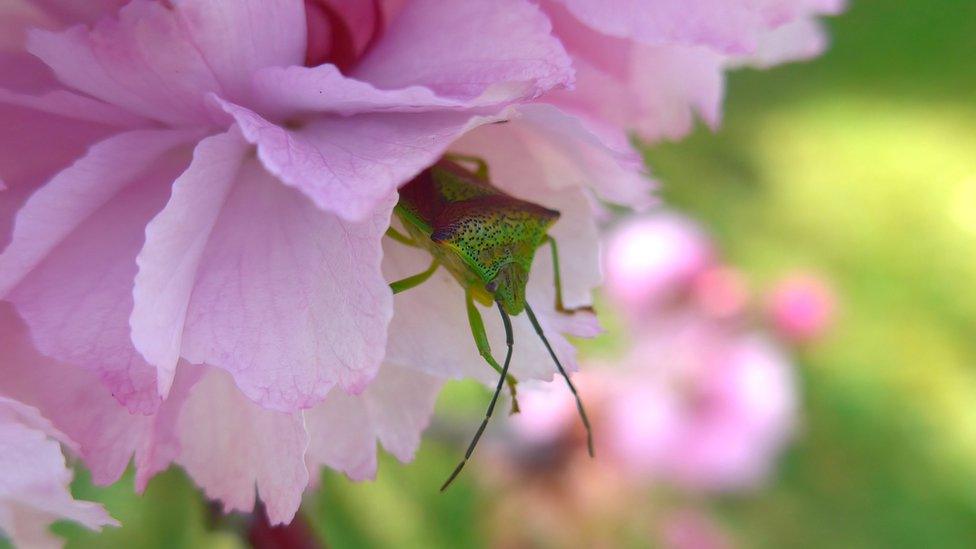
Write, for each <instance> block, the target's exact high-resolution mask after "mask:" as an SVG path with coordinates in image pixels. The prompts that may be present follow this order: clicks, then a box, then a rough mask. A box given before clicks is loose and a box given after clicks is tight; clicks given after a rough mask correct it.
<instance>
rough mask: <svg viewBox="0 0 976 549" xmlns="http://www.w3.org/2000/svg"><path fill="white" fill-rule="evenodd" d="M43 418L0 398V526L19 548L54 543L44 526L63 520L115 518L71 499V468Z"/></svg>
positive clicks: (95, 524) (97, 523) (93, 522)
mask: <svg viewBox="0 0 976 549" xmlns="http://www.w3.org/2000/svg"><path fill="white" fill-rule="evenodd" d="M45 426H49V423H48V422H47V420H45V419H44V418H43V417H41V415H40V413H39V412H38V411H37V410H36V409H34V408H31V407H29V406H24V405H23V404H21V403H19V402H17V401H14V400H10V399H7V398H2V397H0V531H3V532H4V533H6V534H7V535H8V536H10V538H11V539H12V540H13V541H14V542H15V543H17V544H18V545H21V546H23V547H38V546H48V545H54V546H57V545H58V543H57V539H56V538H54V537H53V536H52V535H51V534H50V532H48V531H47V527H48V526H50V524H51V523H52V522H54V521H55V520H61V519H68V520H73V521H76V522H79V523H81V524H82V525H84V526H86V527H88V528H91V529H93V530H99V529H100V528H101V527H102V526H117V525H118V523H117V522H116V521H115V520H114V519H112V517H110V516H109V515H108V513H106V512H105V509H104V508H103V507H102V506H101V505H98V504H96V503H91V502H86V501H76V500H75V499H74V498H72V496H71V492H70V490H69V487H68V485H69V484H70V482H71V471H70V470H69V469H68V468H67V467H66V465H65V461H64V456H63V455H62V454H61V447H60V445H59V444H58V441H57V440H56V439H53V438H50V434H51V433H50V430H49V428H45Z"/></svg>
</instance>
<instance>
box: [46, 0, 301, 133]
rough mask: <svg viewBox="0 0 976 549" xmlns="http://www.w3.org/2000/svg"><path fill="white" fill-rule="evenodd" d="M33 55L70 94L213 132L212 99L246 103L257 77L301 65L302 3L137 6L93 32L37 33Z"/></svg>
mask: <svg viewBox="0 0 976 549" xmlns="http://www.w3.org/2000/svg"><path fill="white" fill-rule="evenodd" d="M28 48H29V50H30V52H31V53H33V54H34V55H36V56H38V57H39V58H41V59H42V60H43V61H44V62H45V63H47V64H48V65H49V66H50V67H51V68H52V69H53V70H54V72H55V73H56V74H57V76H58V78H59V79H60V80H61V81H62V82H63V83H64V84H66V85H67V86H69V87H72V88H75V89H77V90H79V91H82V92H85V93H87V94H89V95H92V96H94V97H97V98H99V99H102V100H104V101H106V102H108V103H112V104H114V105H118V106H120V107H122V108H125V109H127V110H129V111H131V112H133V113H136V114H139V115H141V116H145V117H147V118H152V119H154V120H159V121H161V122H164V123H166V124H170V125H177V126H179V125H191V124H210V123H213V122H216V121H219V119H218V118H217V116H216V113H214V112H212V111H211V109H210V106H209V104H208V103H207V102H206V94H207V92H219V93H220V94H221V95H222V96H224V97H227V98H230V99H232V100H236V101H243V102H247V101H248V100H249V99H250V97H251V88H250V77H251V74H252V72H253V71H254V70H256V69H257V68H260V67H264V66H269V65H289V64H295V63H300V62H301V60H302V58H303V56H304V49H305V19H304V10H303V7H302V3H301V2H298V1H294V0H291V1H289V0H275V1H269V0H250V1H247V2H233V3H225V2H208V1H205V0H186V1H182V2H177V3H175V6H173V7H172V8H169V7H167V6H166V5H164V4H160V3H155V2H148V1H147V0H133V1H132V2H131V3H129V4H128V5H127V6H126V7H124V8H123V9H122V10H121V11H120V12H119V14H118V19H115V18H105V19H102V20H101V21H100V22H99V23H98V24H97V25H95V27H94V28H93V29H92V30H88V29H87V28H85V27H82V26H77V27H72V28H70V29H68V30H66V31H63V32H50V31H34V32H32V33H31V35H30V37H29V39H28Z"/></svg>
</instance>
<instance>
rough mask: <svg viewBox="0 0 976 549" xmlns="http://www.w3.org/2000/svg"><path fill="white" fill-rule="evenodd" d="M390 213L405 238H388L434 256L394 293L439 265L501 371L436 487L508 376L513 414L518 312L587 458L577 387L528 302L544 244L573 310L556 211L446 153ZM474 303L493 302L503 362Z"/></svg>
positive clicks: (484, 351)
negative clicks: (549, 367)
mask: <svg viewBox="0 0 976 549" xmlns="http://www.w3.org/2000/svg"><path fill="white" fill-rule="evenodd" d="M460 162H471V163H474V164H475V165H477V169H476V170H473V171H472V170H469V169H467V168H465V167H463V166H462V165H461V164H460ZM394 212H395V213H396V215H397V217H398V218H399V219H400V221H401V223H402V224H403V226H404V228H405V229H406V232H407V235H404V234H402V233H400V232H398V231H396V230H395V229H393V228H392V227H391V228H390V230H389V231H388V232H387V234H388V236H390V237H391V238H393V239H394V240H397V241H398V242H401V243H403V244H406V245H409V246H414V247H417V248H421V249H423V250H425V251H427V252H428V253H430V255H431V257H432V261H431V264H430V267H429V268H428V269H427V270H425V271H424V272H422V273H419V274H416V275H414V276H410V277H407V278H404V279H402V280H398V281H396V282H393V283H391V284H390V287H391V288H392V290H393V292H394V293H399V292H402V291H404V290H407V289H409V288H413V287H414V286H417V285H419V284H421V283H423V282H424V281H426V280H427V279H428V278H430V276H431V275H433V274H434V272H435V271H436V270H437V269H438V267H440V266H443V267H444V268H445V269H447V270H448V272H450V273H451V275H453V276H454V278H455V279H456V280H457V281H458V283H460V284H461V286H462V287H463V288H464V290H465V298H466V302H467V312H468V321H469V324H470V326H471V333H472V335H473V336H474V340H475V344H476V345H477V347H478V352H479V354H481V356H482V357H483V358H484V359H485V361H486V362H487V363H488V364H489V365H490V366H491V367H492V368H494V369H495V370H496V371H498V373H499V374H500V378H499V380H498V386H497V387H496V389H495V392H494V394H493V395H492V398H491V402H490V404H489V405H488V410H487V412H486V413H485V418H484V420H483V421H482V422H481V426H480V427H479V428H478V431H477V432H476V433H475V436H474V438H473V439H472V440H471V443H470V444H469V446H468V449H467V451H466V452H465V455H464V458H463V459H462V460H461V462H460V463H458V465H457V467H456V468H455V469H454V471H453V472H452V473H451V475H450V477H448V479H447V481H446V482H444V485H443V486H441V490H444V489H445V488H447V487H448V486H449V485H450V484H451V482H452V481H453V480H454V478H455V477H457V475H458V473H460V472H461V469H462V468H463V467H464V465H465V463H466V462H467V460H468V458H470V457H471V453H472V452H473V451H474V448H475V446H477V444H478V440H480V438H481V435H482V433H483V432H484V430H485V427H486V426H487V425H488V421H489V419H490V418H491V415H492V412H493V411H494V408H495V404H496V402H497V400H498V395H499V393H501V390H502V388H503V387H504V385H505V383H506V381H507V383H508V386H509V391H510V392H511V394H512V403H513V404H512V409H513V412H514V411H517V409H518V407H517V406H518V405H517V401H516V399H515V383H516V382H515V379H514V378H513V377H512V376H511V375H510V374H509V373H508V370H509V364H510V362H511V359H512V346H513V340H512V324H511V319H510V318H509V317H510V316H515V315H519V314H521V313H523V312H525V314H526V315H527V316H528V318H529V322H530V323H531V324H532V327H533V328H534V329H535V331H536V333H537V334H538V335H539V337H540V338H541V339H542V342H543V343H544V344H545V346H546V349H547V350H548V351H549V355H550V356H551V357H552V359H553V361H554V362H555V364H556V368H557V369H558V371H559V374H560V375H561V376H562V377H563V379H565V380H566V383H567V384H568V385H569V388H570V390H571V391H572V393H573V396H574V397H575V398H576V407H577V410H578V411H579V414H580V418H581V419H582V421H583V425H584V426H585V427H586V432H587V444H588V448H589V451H590V455H593V439H592V436H591V434H590V425H589V420H588V419H587V417H586V412H585V410H584V408H583V404H582V402H581V401H580V398H579V395H578V394H577V392H576V388H575V387H574V386H573V383H572V381H570V379H569V376H568V375H567V373H566V371H565V369H564V368H563V366H562V364H560V362H559V359H558V358H557V357H556V354H555V352H553V350H552V346H551V345H550V344H549V341H548V339H546V336H545V334H544V333H543V330H542V326H541V325H540V324H539V321H538V319H537V318H536V316H535V313H534V312H533V311H532V307H531V306H529V304H528V303H527V302H526V300H525V287H526V284H527V283H528V280H529V272H530V269H531V267H532V260H533V259H534V257H535V253H536V251H537V250H538V249H539V248H540V247H541V246H542V245H543V244H549V245H550V248H551V250H552V260H553V263H554V265H553V267H554V273H555V276H554V283H555V286H556V309H557V310H558V311H560V312H563V313H567V314H571V313H572V312H573V311H572V310H569V309H566V308H565V307H563V303H562V287H561V282H560V274H559V255H558V251H557V248H556V242H555V240H553V239H552V237H550V236H549V235H548V230H549V228H550V227H551V226H552V225H553V224H554V223H555V222H556V221H557V220H558V219H559V212H557V211H555V210H550V209H547V208H544V207H542V206H539V205H537V204H533V203H531V202H526V201H524V200H519V199H517V198H515V197H512V196H510V195H508V194H506V193H504V192H503V191H501V190H499V189H498V188H496V187H494V186H492V184H491V183H490V181H489V178H488V168H487V165H486V164H485V162H484V161H483V160H481V159H478V158H472V157H462V156H450V157H447V158H445V159H443V160H441V161H440V162H438V163H437V164H435V165H434V166H432V167H431V168H428V169H427V170H425V171H424V172H422V173H421V174H420V175H418V176H417V177H416V178H414V179H413V180H412V181H411V182H409V183H407V184H406V185H405V186H403V187H402V188H401V189H400V199H399V201H398V202H397V205H396V208H395V209H394ZM476 302H478V303H481V304H483V305H491V304H495V305H496V306H497V308H498V312H499V314H500V315H501V318H502V323H503V324H504V327H505V336H506V337H505V339H506V341H505V342H506V344H507V353H506V356H505V361H504V363H503V365H501V366H499V364H498V362H497V361H496V360H495V359H494V358H493V357H492V354H491V349H490V347H489V345H488V336H487V334H486V333H485V327H484V321H483V320H482V318H481V314H480V313H479V312H478V308H477V307H476V305H475V303H476Z"/></svg>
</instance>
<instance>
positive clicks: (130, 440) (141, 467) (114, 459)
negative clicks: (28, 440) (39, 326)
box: [0, 303, 192, 489]
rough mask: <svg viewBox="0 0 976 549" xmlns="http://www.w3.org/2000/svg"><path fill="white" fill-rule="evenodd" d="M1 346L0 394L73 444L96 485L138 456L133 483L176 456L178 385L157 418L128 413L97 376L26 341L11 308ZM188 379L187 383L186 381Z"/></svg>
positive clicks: (5, 309) (4, 314) (1, 326)
mask: <svg viewBox="0 0 976 549" xmlns="http://www.w3.org/2000/svg"><path fill="white" fill-rule="evenodd" d="M0 348H2V349H4V360H3V368H4V375H3V376H2V377H0V392H2V393H3V394H6V395H11V396H13V397H15V398H17V399H18V400H20V401H22V402H25V403H28V404H30V405H32V406H36V407H37V408H39V409H40V410H41V411H42V412H43V413H44V415H45V416H46V417H47V418H49V419H50V420H51V422H52V423H53V425H54V427H56V428H57V429H58V430H59V431H61V432H63V433H64V434H65V435H66V436H68V437H70V438H71V440H72V441H74V442H75V443H76V444H77V448H76V451H77V453H78V454H79V456H80V457H81V458H82V459H83V460H84V461H85V464H86V465H87V466H88V468H89V470H91V472H92V476H93V478H94V480H95V482H96V483H98V484H111V483H113V482H115V481H116V480H118V478H119V477H120V476H121V475H122V473H123V472H124V471H125V468H126V467H127V466H128V464H129V461H130V460H131V458H132V455H133V452H135V453H136V470H137V478H138V482H137V484H138V485H140V489H141V486H144V483H145V480H148V477H149V476H151V475H152V474H153V473H155V472H157V471H159V470H161V469H163V468H164V467H165V466H166V465H168V464H169V462H170V461H171V460H172V459H173V458H174V457H175V456H176V453H177V452H178V450H179V448H178V443H177V441H176V439H175V436H174V434H173V433H172V424H171V423H167V422H172V413H173V410H176V409H179V406H180V404H181V402H182V398H183V397H184V396H185V391H184V388H185V387H186V386H187V385H189V383H184V382H182V381H181V382H179V383H178V386H177V387H178V388H179V390H174V391H173V393H172V394H171V396H170V399H169V400H167V401H166V402H165V403H164V404H163V405H162V407H161V408H160V411H159V412H158V413H157V414H156V415H155V416H144V415H139V414H135V415H132V414H129V412H128V411H127V410H126V409H125V407H123V406H121V405H119V403H118V402H116V400H115V399H114V398H112V395H111V394H110V393H109V391H108V390H107V389H106V388H105V387H104V386H103V385H102V384H101V383H100V382H99V380H98V378H97V377H96V376H95V375H93V374H91V373H90V372H86V371H84V370H82V369H80V368H77V367H75V366H72V365H70V364H64V363H59V362H57V361H55V360H52V359H50V358H47V357H44V356H42V355H41V354H40V353H39V352H38V351H37V349H35V348H34V347H33V345H32V344H31V342H30V336H29V334H28V332H27V327H26V326H25V325H24V324H23V323H22V322H21V321H20V320H19V319H18V318H17V316H16V313H15V312H14V310H13V308H12V307H11V306H10V305H9V304H6V303H4V304H0ZM189 381H192V380H191V379H187V382H189Z"/></svg>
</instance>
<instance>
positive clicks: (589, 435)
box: [525, 303, 593, 457]
mask: <svg viewBox="0 0 976 549" xmlns="http://www.w3.org/2000/svg"><path fill="white" fill-rule="evenodd" d="M525 312H526V314H528V316H529V322H531V323H532V327H533V328H535V333H537V334H539V338H540V339H542V343H544V344H545V346H546V349H547V350H548V351H549V356H551V357H552V360H553V362H555V363H556V368H558V369H559V375H561V376H563V379H565V380H566V385H569V390H570V391H572V393H573V398H575V399H576V410H578V411H579V416H580V419H581V420H582V421H583V427H586V449H587V450H588V451H589V452H590V457H593V431H592V429H590V420H589V418H587V417H586V410H585V409H584V408H583V400H582V399H580V396H579V393H578V392H576V386H575V385H573V382H572V381H570V379H569V374H567V373H566V370H565V369H564V368H563V365H562V364H560V362H559V359H558V358H556V353H555V352H554V351H553V350H552V345H549V340H548V339H546V334H544V333H542V326H541V325H540V324H539V319H537V318H536V317H535V313H534V312H532V307H529V304H528V303H526V304H525Z"/></svg>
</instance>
